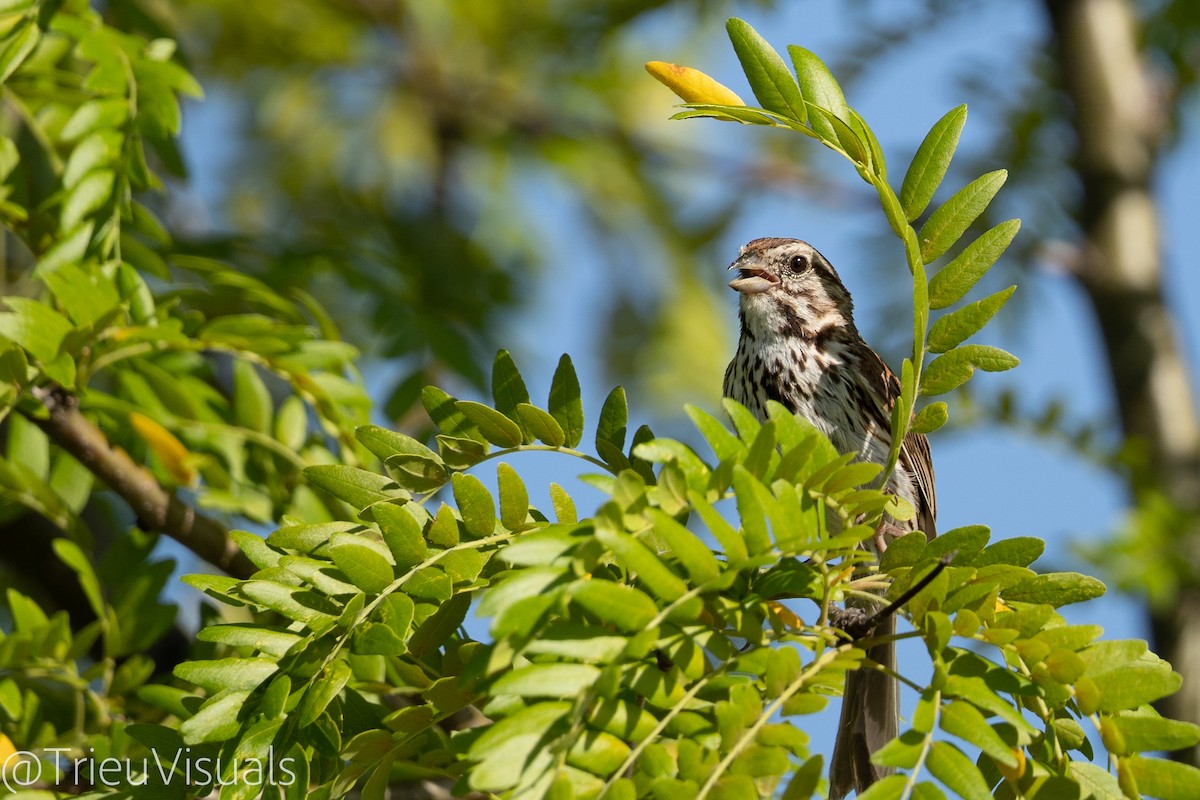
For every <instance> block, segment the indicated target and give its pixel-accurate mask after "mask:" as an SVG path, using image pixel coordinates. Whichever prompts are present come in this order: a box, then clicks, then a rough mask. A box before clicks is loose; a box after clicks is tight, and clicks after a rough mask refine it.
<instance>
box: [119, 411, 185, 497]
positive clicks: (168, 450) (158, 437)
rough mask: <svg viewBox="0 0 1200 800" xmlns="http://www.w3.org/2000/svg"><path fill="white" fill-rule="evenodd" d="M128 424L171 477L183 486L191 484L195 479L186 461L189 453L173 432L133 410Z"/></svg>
mask: <svg viewBox="0 0 1200 800" xmlns="http://www.w3.org/2000/svg"><path fill="white" fill-rule="evenodd" d="M129 424H130V425H132V426H133V429H134V431H136V432H137V434H138V436H141V437H142V439H144V440H145V441H146V444H148V445H150V449H151V450H153V451H154V454H155V455H156V456H158V458H159V460H160V461H162V463H163V466H164V467H166V469H167V472H169V473H170V474H171V477H172V478H174V479H175V480H176V481H178V482H179V483H180V484H181V485H183V486H191V485H192V483H193V481H195V480H196V470H194V469H192V465H191V464H189V463H188V458H189V456H190V455H191V454H190V453H189V452H188V449H187V448H186V447H184V446H183V442H181V441H179V440H178V439H177V438H175V434H173V433H171V432H170V431H169V430H167V429H166V428H164V427H163V426H162V425H159V424H158V423H157V422H155V421H154V420H152V419H150V418H149V417H147V416H146V415H145V414H139V413H138V412H136V411H134V412H132V413H131V414H130V415H129Z"/></svg>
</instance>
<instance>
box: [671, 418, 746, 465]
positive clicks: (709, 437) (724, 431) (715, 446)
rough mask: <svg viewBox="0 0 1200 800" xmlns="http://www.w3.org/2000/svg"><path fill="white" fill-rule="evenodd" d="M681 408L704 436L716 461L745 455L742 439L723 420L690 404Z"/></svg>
mask: <svg viewBox="0 0 1200 800" xmlns="http://www.w3.org/2000/svg"><path fill="white" fill-rule="evenodd" d="M683 410H684V411H685V412H687V415H688V416H689V417H691V419H692V424H693V425H695V426H696V430H698V431H700V433H701V434H702V435H703V436H704V438H705V440H706V441H707V442H708V446H709V447H711V448H712V451H713V455H715V456H716V457H717V461H724V460H725V459H727V458H735V457H738V456H741V457H743V458H744V457H745V455H746V445H744V444H742V441H741V440H740V439H739V438H738V437H737V436H735V435H734V434H733V433H732V432H731V431H730V430H729V428H728V427H726V426H725V424H724V423H723V422H721V421H720V420H719V419H717V418H716V417H714V416H713V415H712V414H709V413H708V412H707V411H703V410H701V409H699V408H697V407H696V406H693V405H691V404H688V405H686V406H684V407H683Z"/></svg>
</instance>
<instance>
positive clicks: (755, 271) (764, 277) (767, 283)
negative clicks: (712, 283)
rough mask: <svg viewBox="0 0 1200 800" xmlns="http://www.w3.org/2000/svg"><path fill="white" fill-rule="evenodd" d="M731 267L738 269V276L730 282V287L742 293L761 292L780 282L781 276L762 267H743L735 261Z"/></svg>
mask: <svg viewBox="0 0 1200 800" xmlns="http://www.w3.org/2000/svg"><path fill="white" fill-rule="evenodd" d="M729 268H730V269H736V270H737V271H738V277H736V278H734V279H733V280H731V281H730V282H729V288H730V289H733V290H734V291H735V292H741V293H742V294H761V293H763V292H765V291H768V290H770V289H773V288H774V287H775V286H777V285H778V284H779V276H778V275H776V274H775V273H773V272H770V271H768V270H765V269H762V268H761V267H742V266H738V262H737V261H735V262H733V264H731V265H730V267H729Z"/></svg>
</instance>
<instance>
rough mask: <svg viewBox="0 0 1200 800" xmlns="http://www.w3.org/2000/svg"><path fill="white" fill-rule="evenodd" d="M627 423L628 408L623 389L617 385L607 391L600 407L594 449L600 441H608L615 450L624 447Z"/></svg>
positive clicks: (598, 445)
mask: <svg viewBox="0 0 1200 800" xmlns="http://www.w3.org/2000/svg"><path fill="white" fill-rule="evenodd" d="M628 424H629V408H628V405H627V404H626V402H625V389H624V388H622V387H620V386H618V387H616V388H615V389H613V390H612V391H611V392H609V393H608V397H606V398H605V399H604V405H603V406H601V407H600V421H599V422H598V423H597V424H596V449H597V450H599V449H600V443H601V442H608V443H609V444H611V445H612V446H613V447H615V448H616V449H617V451H618V452H619V451H621V450H624V449H625V428H626V426H627V425H628Z"/></svg>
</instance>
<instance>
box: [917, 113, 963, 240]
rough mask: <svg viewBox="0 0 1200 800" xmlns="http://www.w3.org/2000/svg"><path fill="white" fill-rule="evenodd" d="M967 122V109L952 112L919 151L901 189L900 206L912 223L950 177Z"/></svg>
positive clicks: (931, 132) (928, 136)
mask: <svg viewBox="0 0 1200 800" xmlns="http://www.w3.org/2000/svg"><path fill="white" fill-rule="evenodd" d="M966 122H967V107H966V106H965V105H962V106H957V107H955V108H952V109H950V111H948V112H947V113H946V115H945V116H944V117H942V118H941V119H939V120H938V121H937V122H936V123H934V126H933V127H932V128H930V129H929V133H927V134H925V139H924V140H923V141H922V142H921V146H920V147H918V148H917V154H916V155H915V156H913V160H912V163H911V164H909V166H908V171H907V172H906V173H905V174H904V182H903V183H902V184H901V185H900V205H901V206H903V207H904V214H905V216H906V217H907V218H908V221H909V222H912V221H913V220H915V219H916V218H917V217H919V216H921V212H923V211H924V210H925V209H926V208H927V207H928V206H929V201H930V200H932V199H933V195H934V193H935V192H936V191H937V188H938V186H940V185H941V183H942V179H943V178H945V177H946V170H947V169H949V168H950V160H951V159H952V158H953V157H954V151H955V149H956V148H957V147H958V137H959V135H960V134H961V133H962V129H963V125H965V124H966Z"/></svg>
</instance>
